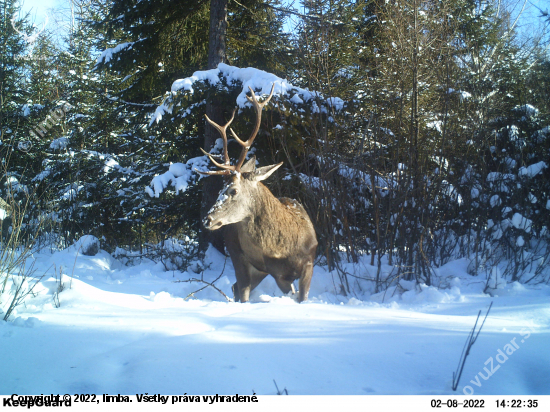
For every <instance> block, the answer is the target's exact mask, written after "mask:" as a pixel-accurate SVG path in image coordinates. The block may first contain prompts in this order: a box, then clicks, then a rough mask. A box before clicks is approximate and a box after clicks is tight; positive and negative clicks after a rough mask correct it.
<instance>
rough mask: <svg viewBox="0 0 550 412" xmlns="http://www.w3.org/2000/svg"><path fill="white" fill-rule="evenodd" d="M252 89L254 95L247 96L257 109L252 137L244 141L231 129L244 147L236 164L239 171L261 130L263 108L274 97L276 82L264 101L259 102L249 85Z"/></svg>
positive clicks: (251, 90)
mask: <svg viewBox="0 0 550 412" xmlns="http://www.w3.org/2000/svg"><path fill="white" fill-rule="evenodd" d="M248 88H249V89H250V93H251V94H252V97H249V96H246V98H247V99H248V101H249V102H250V103H252V105H253V106H254V108H255V109H256V124H255V126H254V130H252V133H251V134H250V137H249V138H248V140H247V141H246V142H243V141H242V140H241V139H239V137H238V136H237V135H236V133H235V132H234V131H233V129H229V130H230V132H231V134H232V135H233V137H234V138H235V140H236V141H237V142H238V143H239V144H240V145H241V146H242V147H243V148H242V150H241V155H240V156H239V161H238V162H237V165H236V166H235V170H236V171H237V172H239V171H240V170H241V166H242V165H243V163H244V160H245V159H246V154H247V153H248V149H250V146H252V143H253V142H254V139H255V138H256V135H257V134H258V131H259V130H260V124H261V122H262V109H263V108H264V106H265V105H266V104H268V103H269V101H270V100H271V98H272V97H273V92H274V91H275V83H273V85H272V86H271V93H269V96H268V97H267V99H265V100H264V101H263V102H262V103H260V102H258V99H256V94H255V93H254V90H253V89H252V87H250V86H248Z"/></svg>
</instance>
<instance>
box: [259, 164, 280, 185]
mask: <svg viewBox="0 0 550 412" xmlns="http://www.w3.org/2000/svg"><path fill="white" fill-rule="evenodd" d="M282 165H283V162H281V163H277V164H276V165H270V166H264V167H259V168H258V169H256V172H255V173H254V180H255V181H257V182H259V181H261V180H265V179H267V178H268V177H269V176H271V175H272V174H273V172H274V171H275V170H277V169H278V168H279V167H281V166H282Z"/></svg>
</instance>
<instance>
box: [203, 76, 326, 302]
mask: <svg viewBox="0 0 550 412" xmlns="http://www.w3.org/2000/svg"><path fill="white" fill-rule="evenodd" d="M249 89H250V92H251V94H252V97H249V96H246V98H247V99H248V100H249V101H250V102H251V103H252V105H253V106H254V109H255V110H256V124H255V126H254V130H253V131H252V134H251V135H250V137H249V138H248V140H247V141H242V140H241V139H240V138H239V137H238V136H237V135H236V134H235V132H234V131H233V130H232V129H231V128H230V129H229V130H230V131H231V135H232V137H233V138H234V139H235V140H236V141H237V142H238V143H239V144H240V145H241V146H242V150H241V154H240V156H239V160H238V161H237V164H235V165H231V164H230V162H229V155H228V154H227V135H226V131H227V128H228V127H229V125H230V124H231V122H232V121H233V118H234V117H235V111H236V109H235V110H234V111H233V115H232V116H231V119H230V120H229V122H227V123H226V124H225V125H224V126H220V125H218V124H216V123H214V122H213V121H212V120H210V119H209V118H208V116H206V120H207V121H208V123H210V124H211V125H212V127H214V128H215V129H217V130H218V131H219V133H220V135H221V136H222V138H223V157H224V163H219V162H217V161H216V160H215V159H214V158H213V156H212V155H210V154H209V153H206V152H205V151H204V150H203V153H204V154H205V155H206V156H208V158H209V159H210V161H211V162H212V163H213V164H214V165H216V166H217V167H218V168H220V169H221V170H216V171H211V172H203V174H208V175H223V176H225V177H226V183H225V185H224V187H223V189H222V190H221V191H220V194H219V196H218V199H217V201H216V203H215V205H214V206H213V207H212V209H210V211H209V212H208V216H207V217H206V218H205V219H204V222H203V223H204V226H205V227H206V228H207V229H209V230H217V229H219V228H221V227H222V226H225V228H224V239H225V245H226V247H227V250H228V251H229V255H230V256H231V261H232V262H233V266H234V267H235V275H236V278H237V283H235V284H234V285H233V293H234V295H235V301H236V302H238V301H241V302H247V301H248V299H249V297H250V292H251V291H252V290H253V289H254V288H255V287H256V286H258V284H259V283H260V282H261V281H262V280H263V279H264V278H265V277H266V276H267V275H268V274H271V275H272V276H273V277H274V278H275V281H276V282H277V285H278V286H279V288H280V289H281V291H282V292H283V293H285V294H286V293H288V292H290V291H292V292H293V293H295V290H294V286H293V283H292V282H293V281H294V280H296V279H300V281H299V290H298V301H299V302H303V301H305V300H307V295H308V292H309V286H310V283H311V275H312V274H313V260H314V258H315V251H316V249H317V238H316V236H315V230H314V229H313V224H312V223H311V220H310V219H309V216H308V215H307V212H306V211H305V209H304V208H303V207H302V205H301V204H300V203H298V202H297V201H296V200H293V199H289V198H280V199H277V198H276V197H275V196H273V194H272V193H271V192H270V191H269V189H268V188H267V187H265V186H264V185H263V184H262V183H261V181H262V180H264V179H267V178H268V177H269V176H271V174H272V173H273V172H274V171H275V170H277V169H278V168H279V167H280V166H281V165H282V164H283V163H282V162H281V163H279V164H276V165H271V166H265V167H260V168H256V159H255V157H252V158H251V159H250V160H249V161H248V162H246V163H244V161H245V158H246V154H247V153H248V150H249V149H250V146H251V145H252V142H253V141H254V139H255V138H256V135H257V134H258V131H259V129H260V122H261V118H262V109H263V107H264V106H265V105H266V104H267V103H268V102H269V100H270V99H271V97H272V96H273V89H274V87H272V88H271V94H270V95H269V97H268V98H267V99H266V100H265V101H264V102H263V103H259V102H258V100H257V99H256V95H255V94H254V91H253V90H252V88H250V87H249ZM201 150H202V149H201Z"/></svg>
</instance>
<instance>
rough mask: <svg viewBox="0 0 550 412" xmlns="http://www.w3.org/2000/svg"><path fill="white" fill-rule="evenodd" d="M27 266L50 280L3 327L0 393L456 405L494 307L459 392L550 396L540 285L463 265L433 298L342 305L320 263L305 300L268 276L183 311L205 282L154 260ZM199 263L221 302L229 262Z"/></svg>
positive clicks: (206, 294) (548, 329) (364, 294)
mask: <svg viewBox="0 0 550 412" xmlns="http://www.w3.org/2000/svg"><path fill="white" fill-rule="evenodd" d="M35 257H36V259H37V263H36V268H37V272H36V273H37V274H43V273H45V274H46V275H45V276H44V278H43V279H42V281H41V282H40V284H39V285H38V286H37V287H36V289H35V292H36V296H35V297H29V298H27V299H26V301H25V304H24V305H21V306H19V307H18V308H17V309H16V311H15V312H14V313H13V315H12V317H11V319H10V321H9V322H2V321H0V359H1V362H0V364H1V368H0V394H12V393H17V394H41V393H43V394H46V393H48V394H49V393H54V394H56V393H60V394H63V393H70V394H75V393H96V394H102V393H109V394H118V393H120V394H136V393H145V392H148V393H149V394H151V393H163V394H184V393H187V394H197V395H198V394H215V393H218V394H229V395H234V394H236V393H238V394H242V395H251V394H252V393H256V394H268V395H269V394H271V395H272V394H275V393H276V392H277V389H276V387H275V384H274V381H275V382H276V384H277V386H278V388H279V389H280V390H283V389H284V388H286V389H287V391H288V393H289V394H292V395H294V394H368V395H372V394H453V393H455V392H453V391H452V390H451V379H452V372H453V371H454V370H455V369H456V367H457V364H458V360H459V357H460V354H461V351H462V348H463V345H464V342H465V341H466V337H467V335H468V333H469V332H470V330H471V329H472V327H473V325H474V322H475V319H476V316H477V313H478V311H479V310H482V311H483V313H485V311H486V310H487V308H488V306H489V304H490V302H491V301H493V302H494V303H493V307H492V309H491V312H490V315H489V317H488V318H487V321H486V322H485V325H484V327H483V330H482V332H481V334H480V335H479V338H478V340H477V342H476V343H475V345H474V346H473V347H472V350H471V353H470V356H469V357H468V359H467V362H466V366H465V368H464V372H463V374H462V380H461V383H460V386H459V389H458V391H457V392H456V393H458V394H462V393H463V392H466V393H471V392H473V393H475V394H550V381H549V379H548V377H549V376H550V351H549V348H550V299H549V298H550V287H548V286H538V287H536V288H534V287H525V286H523V285H520V284H518V283H513V284H508V285H505V286H503V285H501V286H500V289H498V290H496V291H495V292H494V293H493V295H494V296H489V295H487V294H484V293H483V288H484V284H485V280H484V279H481V278H474V277H470V276H469V275H467V274H466V267H467V263H468V262H467V261H466V260H459V261H455V262H452V263H450V264H448V265H446V266H445V267H443V268H441V269H439V276H440V279H442V281H441V282H440V283H441V284H440V285H439V288H436V287H423V288H422V290H421V291H419V290H415V289H414V287H413V285H408V284H407V282H402V285H403V287H405V289H406V288H407V286H409V289H412V290H410V291H408V292H405V293H401V294H398V293H393V289H391V290H389V291H388V292H387V293H386V294H384V293H379V294H372V290H371V289H370V287H369V282H367V281H357V282H356V283H354V284H352V285H351V286H352V288H353V289H354V296H348V297H344V296H342V295H340V294H337V293H335V291H334V284H335V283H336V282H335V281H333V274H331V273H328V272H327V271H326V270H325V269H324V268H323V267H321V266H317V267H316V268H315V273H314V276H313V281H312V287H311V291H310V300H309V301H308V302H306V303H303V304H298V303H296V301H295V300H293V299H292V298H291V297H288V296H282V295H281V292H280V291H279V290H278V289H277V287H276V285H275V282H274V281H273V280H272V279H271V278H270V277H268V278H266V280H265V281H264V282H263V283H262V284H261V285H260V286H259V287H258V288H257V289H256V290H255V291H254V292H253V293H252V295H251V302H250V303H245V304H242V303H234V302H227V301H226V299H225V298H224V297H223V296H222V294H220V293H219V292H218V291H216V290H215V289H213V288H211V287H207V288H206V289H205V290H203V291H202V292H199V293H196V294H195V295H194V296H192V297H190V298H189V299H187V300H185V298H186V297H187V296H188V295H189V294H190V293H191V292H193V291H195V290H197V289H199V287H201V286H203V285H200V284H198V283H175V282H174V281H176V280H180V279H188V278H189V277H200V275H197V274H195V273H192V272H191V273H181V272H177V271H165V269H164V266H163V265H162V264H157V263H154V262H151V261H143V262H142V263H141V264H139V265H136V266H124V265H123V264H121V263H120V262H119V261H117V260H115V259H114V258H113V257H111V256H110V255H109V254H108V253H106V252H104V251H100V252H99V253H98V254H97V255H96V256H83V255H77V253H76V250H75V248H74V247H71V248H69V249H67V250H63V251H58V252H54V253H50V252H43V253H40V254H36V255H35ZM367 261H368V260H365V262H367ZM206 264H207V265H208V268H207V270H206V271H205V272H204V279H205V280H208V281H212V280H214V279H215V278H217V277H218V276H219V275H220V273H222V271H223V275H222V277H221V278H220V279H219V280H218V281H217V282H216V286H217V287H218V288H219V289H220V290H222V291H223V292H224V293H226V294H227V295H228V296H231V284H232V283H233V282H234V272H233V268H232V266H231V261H230V259H224V257H223V256H222V255H220V254H219V253H217V252H216V251H214V250H212V249H211V250H209V251H208V253H207V257H206ZM345 269H346V270H347V271H348V272H350V273H352V274H353V275H355V276H359V277H364V276H366V275H370V276H373V275H374V274H375V273H376V272H375V268H373V267H371V266H369V265H367V264H366V263H361V264H358V265H354V266H353V265H347V266H345ZM387 269H388V268H385V270H387ZM60 271H61V272H62V273H63V277H62V281H63V283H64V286H65V289H64V290H63V291H62V292H61V293H60V294H59V303H60V307H59V308H56V307H55V305H54V299H53V297H54V293H55V290H56V288H57V282H56V277H55V276H54V273H57V274H59V273H60ZM334 276H336V275H334ZM350 279H355V278H354V277H352V276H350ZM8 287H10V283H8ZM497 295H498V296H497ZM6 304H7V301H3V302H2V303H1V305H2V306H1V308H2V309H4V310H6ZM491 372H492V374H491ZM465 387H466V389H464V388H465Z"/></svg>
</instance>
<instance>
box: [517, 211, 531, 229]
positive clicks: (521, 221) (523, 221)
mask: <svg viewBox="0 0 550 412" xmlns="http://www.w3.org/2000/svg"><path fill="white" fill-rule="evenodd" d="M512 225H513V226H514V227H515V228H516V229H523V230H525V231H526V232H527V233H529V232H530V231H531V226H532V225H533V221H532V220H531V219H527V218H526V217H523V216H522V215H521V214H519V213H514V216H512Z"/></svg>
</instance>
